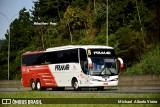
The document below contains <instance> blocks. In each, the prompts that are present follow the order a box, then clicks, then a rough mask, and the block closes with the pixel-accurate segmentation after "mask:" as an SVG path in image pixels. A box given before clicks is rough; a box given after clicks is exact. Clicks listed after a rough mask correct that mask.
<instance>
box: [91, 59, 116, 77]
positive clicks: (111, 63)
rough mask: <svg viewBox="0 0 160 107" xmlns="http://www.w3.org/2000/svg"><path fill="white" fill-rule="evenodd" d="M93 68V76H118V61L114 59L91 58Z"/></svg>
mask: <svg viewBox="0 0 160 107" xmlns="http://www.w3.org/2000/svg"><path fill="white" fill-rule="evenodd" d="M91 60H92V68H91V69H90V74H91V75H93V76H99V75H117V74H118V68H117V59H114V58H101V57H91Z"/></svg>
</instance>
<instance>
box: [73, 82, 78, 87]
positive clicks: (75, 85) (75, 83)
mask: <svg viewBox="0 0 160 107" xmlns="http://www.w3.org/2000/svg"><path fill="white" fill-rule="evenodd" d="M74 88H75V89H78V82H77V81H76V82H74Z"/></svg>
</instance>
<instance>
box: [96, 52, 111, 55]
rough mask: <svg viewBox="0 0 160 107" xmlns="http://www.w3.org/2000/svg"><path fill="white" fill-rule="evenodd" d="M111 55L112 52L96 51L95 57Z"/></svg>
mask: <svg viewBox="0 0 160 107" xmlns="http://www.w3.org/2000/svg"><path fill="white" fill-rule="evenodd" d="M96 54H97V55H101V54H102V55H110V54H111V52H109V51H107V52H105V51H101V52H100V51H94V55H96Z"/></svg>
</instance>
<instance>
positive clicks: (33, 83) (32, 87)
mask: <svg viewBox="0 0 160 107" xmlns="http://www.w3.org/2000/svg"><path fill="white" fill-rule="evenodd" d="M30 87H31V89H32V90H33V91H34V90H36V84H35V82H34V80H33V79H31V81H30Z"/></svg>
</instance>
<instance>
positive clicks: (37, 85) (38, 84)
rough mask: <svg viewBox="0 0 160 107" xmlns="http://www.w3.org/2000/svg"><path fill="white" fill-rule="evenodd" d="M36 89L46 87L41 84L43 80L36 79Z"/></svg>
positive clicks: (40, 89)
mask: <svg viewBox="0 0 160 107" xmlns="http://www.w3.org/2000/svg"><path fill="white" fill-rule="evenodd" d="M36 90H37V91H42V90H44V88H43V87H42V86H41V82H40V80H39V79H38V80H37V81H36Z"/></svg>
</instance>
